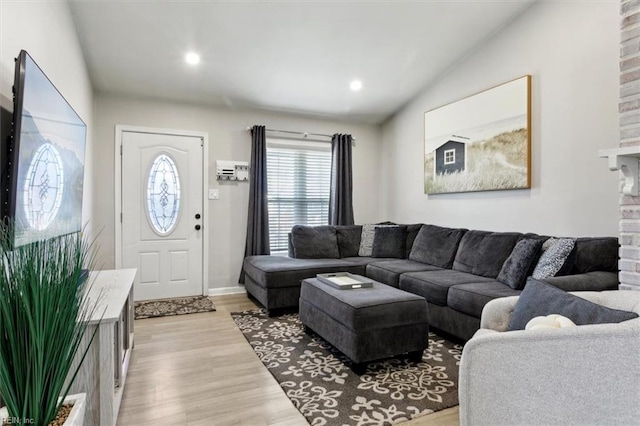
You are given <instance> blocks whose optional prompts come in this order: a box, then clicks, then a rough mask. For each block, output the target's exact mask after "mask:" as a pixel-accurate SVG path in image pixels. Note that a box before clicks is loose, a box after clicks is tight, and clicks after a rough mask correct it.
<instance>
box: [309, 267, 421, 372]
mask: <svg viewBox="0 0 640 426" xmlns="http://www.w3.org/2000/svg"><path fill="white" fill-rule="evenodd" d="M300 320H301V321H302V324H304V325H305V327H307V328H309V329H311V330H313V331H314V332H316V333H317V334H319V335H320V336H321V337H322V338H324V339H325V340H326V341H327V342H329V343H331V344H332V345H333V346H335V347H336V348H337V349H339V350H340V351H341V352H342V353H343V354H345V355H346V356H347V357H349V359H351V361H352V362H353V366H352V368H353V369H354V371H355V372H356V373H360V372H362V370H363V366H364V363H366V362H368V361H373V360H376V359H380V358H386V357H390V356H394V355H400V354H404V353H409V355H410V356H411V358H412V359H413V360H416V361H418V360H420V359H421V358H422V352H423V351H424V350H425V349H426V348H427V347H428V346H429V336H428V335H429V324H428V313H427V301H426V300H425V299H424V298H423V297H420V296H417V295H415V294H411V293H407V292H405V291H402V290H398V289H397V288H393V287H390V286H387V285H385V284H381V283H379V282H376V281H374V282H373V287H370V288H361V289H354V290H338V289H336V288H333V287H331V286H329V285H327V284H324V283H322V282H321V281H320V280H318V279H317V278H309V279H306V280H304V281H303V282H302V287H301V290H300Z"/></svg>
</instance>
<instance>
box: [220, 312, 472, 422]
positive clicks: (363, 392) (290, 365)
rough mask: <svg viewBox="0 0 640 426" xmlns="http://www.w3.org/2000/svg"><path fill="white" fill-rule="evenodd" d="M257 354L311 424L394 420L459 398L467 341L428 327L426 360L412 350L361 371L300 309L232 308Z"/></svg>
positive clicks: (421, 413) (455, 402)
mask: <svg viewBox="0 0 640 426" xmlns="http://www.w3.org/2000/svg"><path fill="white" fill-rule="evenodd" d="M231 316H232V317H233V320H234V321H235V323H236V325H237V326H238V328H239V329H240V330H241V331H242V332H243V333H244V337H245V338H246V339H247V341H248V342H249V344H250V345H251V347H252V348H253V350H254V351H255V353H256V354H257V355H258V358H260V360H261V361H262V363H263V364H264V365H265V366H266V367H267V368H268V369H269V371H270V372H271V374H272V375H273V376H274V377H275V379H276V380H277V381H278V383H280V386H281V387H282V389H283V390H284V392H285V394H286V395H287V396H288V397H289V399H290V400H291V402H292V403H293V405H294V406H295V407H296V408H297V409H298V410H299V411H300V412H301V413H302V415H303V416H304V417H305V418H306V419H307V421H308V422H309V424H311V425H313V426H315V425H362V426H365V425H366V426H373V425H391V424H395V423H398V422H402V421H407V420H410V419H412V418H416V417H420V416H424V415H426V414H430V413H433V412H435V411H439V410H443V409H445V408H449V407H453V406H455V405H458V367H459V363H460V357H461V354H462V346H460V345H457V344H453V343H451V342H449V341H447V340H445V339H443V338H441V337H439V336H437V335H436V334H433V333H429V349H427V350H425V351H424V354H423V356H422V361H421V362H411V361H409V359H408V358H406V357H397V358H389V359H386V360H382V361H377V362H373V363H369V364H368V365H367V370H366V372H365V373H364V374H363V375H361V376H358V375H356V374H355V373H353V372H352V371H351V369H350V368H349V361H348V358H346V357H345V356H344V355H342V354H341V353H340V352H339V351H338V350H337V349H335V348H334V347H333V346H331V345H330V344H329V343H327V342H326V341H324V340H323V339H322V338H321V337H319V336H317V335H315V334H313V333H310V334H307V333H305V332H304V331H303V326H302V323H301V322H300V319H299V318H298V315H297V314H287V315H282V316H280V317H275V318H269V317H268V316H267V314H266V312H265V311H264V310H263V309H261V310H252V311H243V312H234V313H232V314H231Z"/></svg>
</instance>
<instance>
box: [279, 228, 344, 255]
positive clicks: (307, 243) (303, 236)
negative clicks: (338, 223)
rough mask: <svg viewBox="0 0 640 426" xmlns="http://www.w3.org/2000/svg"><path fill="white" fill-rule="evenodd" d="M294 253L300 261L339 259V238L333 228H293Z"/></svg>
mask: <svg viewBox="0 0 640 426" xmlns="http://www.w3.org/2000/svg"><path fill="white" fill-rule="evenodd" d="M291 243H292V244H293V252H294V254H295V256H296V258H298V259H337V258H339V257H340V251H339V250H338V238H337V236H336V230H335V228H334V227H333V226H302V225H295V226H294V227H293V228H291Z"/></svg>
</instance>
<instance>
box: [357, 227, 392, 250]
mask: <svg viewBox="0 0 640 426" xmlns="http://www.w3.org/2000/svg"><path fill="white" fill-rule="evenodd" d="M392 226H393V227H397V226H398V225H373V224H369V223H368V224H365V225H362V236H361V238H360V249H359V250H358V256H363V257H370V256H371V254H372V253H373V237H374V236H375V230H376V228H378V227H392Z"/></svg>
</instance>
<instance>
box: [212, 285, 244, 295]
mask: <svg viewBox="0 0 640 426" xmlns="http://www.w3.org/2000/svg"><path fill="white" fill-rule="evenodd" d="M246 292H247V291H246V290H245V289H244V286H242V287H241V286H237V287H221V288H210V289H209V296H222V295H225V294H244V293H246Z"/></svg>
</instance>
